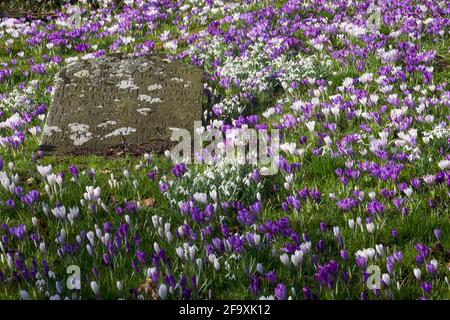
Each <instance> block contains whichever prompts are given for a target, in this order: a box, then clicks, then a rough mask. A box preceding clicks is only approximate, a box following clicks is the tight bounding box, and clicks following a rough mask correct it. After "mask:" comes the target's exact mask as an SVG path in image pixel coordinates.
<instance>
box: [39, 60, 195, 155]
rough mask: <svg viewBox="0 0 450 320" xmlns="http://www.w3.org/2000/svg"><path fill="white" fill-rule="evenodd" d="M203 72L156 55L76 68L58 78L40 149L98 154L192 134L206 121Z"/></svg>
mask: <svg viewBox="0 0 450 320" xmlns="http://www.w3.org/2000/svg"><path fill="white" fill-rule="evenodd" d="M202 93H203V71H202V70H201V69H200V68H197V67H194V66H189V65H186V64H183V63H181V62H178V61H172V62H170V61H169V60H167V59H165V58H164V57H161V56H158V55H153V56H143V57H133V56H131V55H125V54H113V55H108V56H105V57H103V58H99V59H89V60H82V61H77V62H73V63H71V64H69V65H67V66H66V67H65V68H63V69H62V70H61V71H60V73H59V76H58V79H57V83H56V88H55V93H54V96H53V101H52V104H51V106H50V110H49V113H48V116H47V121H46V125H45V127H44V130H43V135H42V140H41V144H40V149H41V150H43V151H47V152H54V153H58V154H66V153H77V152H80V151H84V152H92V153H99V152H102V151H107V150H109V149H111V148H115V147H118V146H120V145H134V146H142V147H145V149H152V145H154V144H158V142H161V141H168V140H169V139H170V135H171V130H170V129H169V128H184V129H188V130H190V132H192V129H193V123H194V121H195V120H201V117H202V97H203V95H202Z"/></svg>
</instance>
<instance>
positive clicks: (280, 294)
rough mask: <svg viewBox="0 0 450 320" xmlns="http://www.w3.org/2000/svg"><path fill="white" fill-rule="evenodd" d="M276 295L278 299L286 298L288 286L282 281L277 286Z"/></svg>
mask: <svg viewBox="0 0 450 320" xmlns="http://www.w3.org/2000/svg"><path fill="white" fill-rule="evenodd" d="M275 297H276V298H277V299H278V300H284V299H286V286H285V285H284V284H283V283H281V282H280V283H279V284H278V285H277V286H276V287H275Z"/></svg>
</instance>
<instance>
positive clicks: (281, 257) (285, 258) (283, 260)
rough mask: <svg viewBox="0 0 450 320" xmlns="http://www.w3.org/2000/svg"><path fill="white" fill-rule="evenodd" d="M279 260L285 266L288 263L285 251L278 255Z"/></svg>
mask: <svg viewBox="0 0 450 320" xmlns="http://www.w3.org/2000/svg"><path fill="white" fill-rule="evenodd" d="M280 260H281V262H282V263H283V264H284V265H285V266H288V265H289V256H288V255H287V254H286V253H285V254H282V255H281V256H280Z"/></svg>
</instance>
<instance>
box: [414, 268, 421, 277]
mask: <svg viewBox="0 0 450 320" xmlns="http://www.w3.org/2000/svg"><path fill="white" fill-rule="evenodd" d="M414 276H415V277H416V279H417V280H420V278H421V276H422V271H421V270H420V269H418V268H415V269H414Z"/></svg>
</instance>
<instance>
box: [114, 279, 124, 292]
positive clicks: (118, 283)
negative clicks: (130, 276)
mask: <svg viewBox="0 0 450 320" xmlns="http://www.w3.org/2000/svg"><path fill="white" fill-rule="evenodd" d="M116 286H117V289H118V290H119V291H122V290H123V282H122V281H117V282H116Z"/></svg>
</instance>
